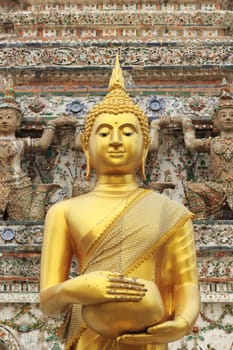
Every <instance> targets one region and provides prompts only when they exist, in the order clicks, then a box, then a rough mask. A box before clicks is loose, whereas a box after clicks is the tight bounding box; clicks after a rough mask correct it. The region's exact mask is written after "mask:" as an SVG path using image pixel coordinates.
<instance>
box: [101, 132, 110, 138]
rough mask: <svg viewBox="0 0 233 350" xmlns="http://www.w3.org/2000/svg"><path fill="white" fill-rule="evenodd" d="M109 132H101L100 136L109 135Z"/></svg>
mask: <svg viewBox="0 0 233 350" xmlns="http://www.w3.org/2000/svg"><path fill="white" fill-rule="evenodd" d="M108 134H109V133H108V132H99V136H101V137H106V136H108Z"/></svg>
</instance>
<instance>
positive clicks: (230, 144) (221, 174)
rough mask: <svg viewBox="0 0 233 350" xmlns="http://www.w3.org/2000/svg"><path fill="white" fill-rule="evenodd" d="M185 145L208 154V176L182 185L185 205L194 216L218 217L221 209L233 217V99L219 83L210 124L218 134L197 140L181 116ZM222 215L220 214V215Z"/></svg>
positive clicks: (202, 217) (203, 217)
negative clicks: (215, 105)
mask: <svg viewBox="0 0 233 350" xmlns="http://www.w3.org/2000/svg"><path fill="white" fill-rule="evenodd" d="M181 122H182V126H183V132H184V140H185V146H186V148H187V149H189V150H191V151H200V152H208V153H210V159H211V169H210V170H211V172H210V174H212V179H211V180H210V181H206V182H187V183H186V184H185V186H184V191H185V196H186V199H187V204H188V207H189V208H190V210H191V211H192V212H193V213H194V214H195V219H197V220H204V219H208V218H210V217H213V218H222V217H221V215H222V213H221V211H224V209H225V213H228V214H227V216H228V217H229V213H230V216H231V217H233V99H232V96H231V95H230V92H229V89H228V88H227V86H226V85H223V87H222V91H221V95H220V99H219V105H218V106H217V107H216V108H215V110H214V114H213V124H214V126H215V127H216V128H217V129H218V131H219V136H216V137H210V138H201V139H198V138H196V137H195V130H194V125H193V124H192V121H191V120H190V119H189V118H183V119H181ZM223 218H224V217H223Z"/></svg>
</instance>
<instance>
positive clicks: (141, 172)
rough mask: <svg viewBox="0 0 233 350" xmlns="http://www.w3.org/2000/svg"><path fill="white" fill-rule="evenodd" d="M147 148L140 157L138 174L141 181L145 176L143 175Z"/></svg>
mask: <svg viewBox="0 0 233 350" xmlns="http://www.w3.org/2000/svg"><path fill="white" fill-rule="evenodd" d="M148 149H149V147H148V148H146V149H145V150H144V152H143V156H142V162H141V165H140V168H139V173H140V177H141V179H142V180H146V174H145V165H146V158H147V153H148Z"/></svg>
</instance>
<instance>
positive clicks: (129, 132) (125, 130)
mask: <svg viewBox="0 0 233 350" xmlns="http://www.w3.org/2000/svg"><path fill="white" fill-rule="evenodd" d="M122 134H123V135H124V136H127V137H130V136H132V135H133V134H134V130H132V129H131V128H129V127H127V128H123V130H122Z"/></svg>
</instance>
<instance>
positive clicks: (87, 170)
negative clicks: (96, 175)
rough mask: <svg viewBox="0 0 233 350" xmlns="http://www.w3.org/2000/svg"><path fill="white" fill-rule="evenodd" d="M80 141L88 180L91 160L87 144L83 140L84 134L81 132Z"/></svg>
mask: <svg viewBox="0 0 233 350" xmlns="http://www.w3.org/2000/svg"><path fill="white" fill-rule="evenodd" d="M80 142H81V145H82V149H83V152H84V154H85V158H86V163H87V168H86V180H90V177H91V161H90V153H89V150H88V146H87V145H86V143H85V142H84V134H83V133H82V132H81V133H80Z"/></svg>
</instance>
